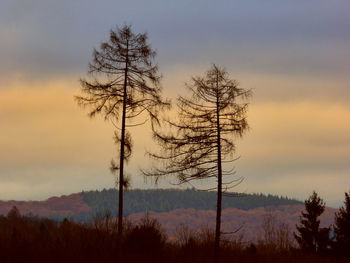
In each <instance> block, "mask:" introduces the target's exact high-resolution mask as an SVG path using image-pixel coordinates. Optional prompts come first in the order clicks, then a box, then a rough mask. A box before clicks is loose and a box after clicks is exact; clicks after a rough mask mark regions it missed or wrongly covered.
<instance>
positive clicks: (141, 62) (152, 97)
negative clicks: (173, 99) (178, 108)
mask: <svg viewBox="0 0 350 263" xmlns="http://www.w3.org/2000/svg"><path fill="white" fill-rule="evenodd" d="M155 55H156V53H155V51H154V50H152V48H151V47H150V45H149V44H148V42H147V34H146V33H143V34H134V33H133V32H132V30H131V27H130V26H127V25H125V26H123V27H122V28H117V29H116V30H115V31H113V30H111V31H110V36H109V39H108V41H106V42H102V43H101V45H100V48H99V49H98V50H97V49H94V51H93V55H92V56H93V59H92V62H91V63H90V64H89V71H88V74H89V76H90V78H89V79H88V80H87V79H81V87H82V93H83V95H82V96H76V100H77V102H78V104H79V105H81V106H84V107H88V108H89V109H90V117H93V116H95V115H96V114H102V115H103V116H104V117H105V119H106V120H111V121H112V122H113V123H114V124H115V126H116V128H117V129H118V131H119V130H120V134H118V132H117V131H116V132H115V140H116V142H117V143H118V144H119V145H120V151H119V165H118V166H117V165H115V164H112V169H113V170H119V204H118V234H119V237H121V235H122V229H123V189H124V186H125V184H126V180H125V177H124V162H125V161H126V160H128V158H129V157H130V155H131V150H132V141H131V136H130V133H129V132H128V131H127V127H130V126H136V125H141V124H143V122H141V123H139V124H135V123H132V124H130V125H128V123H127V121H132V120H135V119H136V118H137V119H138V120H139V118H140V116H141V117H142V115H143V114H148V118H147V119H150V120H151V124H152V127H153V126H154V125H155V124H159V119H158V113H159V111H160V110H162V109H163V108H164V107H168V106H169V102H168V101H165V100H163V99H162V98H161V95H160V94H161V86H160V76H159V74H158V67H157V66H156V65H155V64H154V62H153V59H154V56H155ZM115 121H117V122H119V124H116V122H115Z"/></svg>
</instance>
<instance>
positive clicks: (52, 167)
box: [0, 0, 350, 207]
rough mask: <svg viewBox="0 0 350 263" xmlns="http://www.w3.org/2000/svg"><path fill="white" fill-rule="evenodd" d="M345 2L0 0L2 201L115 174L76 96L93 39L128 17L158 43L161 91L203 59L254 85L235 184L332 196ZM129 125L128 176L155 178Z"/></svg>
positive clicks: (177, 87) (348, 52)
mask: <svg viewBox="0 0 350 263" xmlns="http://www.w3.org/2000/svg"><path fill="white" fill-rule="evenodd" d="M349 14H350V1H348V0H334V1H330V0H307V1H305V0H287V1H280V0H266V1H261V0H239V1H234V0H226V1H222V0H219V1H212V0H210V1H209V0H206V1H204V0H203V1H202V0H196V1H194V0H177V1H162V0H148V1H141V0H129V1H115V0H102V1H92V0H84V1H83V0H74V1H72V0H69V1H68V0H60V1H53V0H30V1H28V0H1V3H0V36H1V41H0V200H8V199H15V200H29V199H31V200H43V199H46V198H48V197H50V196H52V195H62V194H69V193H72V192H78V191H81V190H90V189H102V188H110V187H113V186H114V180H115V179H114V177H113V175H112V174H111V173H110V172H109V163H110V160H111V159H112V158H113V157H114V156H115V155H116V153H117V149H116V147H115V145H114V144H113V140H112V136H113V126H112V125H111V123H109V122H106V121H104V120H103V118H99V117H98V118H95V119H89V117H88V116H87V113H88V112H87V111H86V110H84V109H82V108H79V107H78V106H77V103H76V102H75V101H74V95H78V94H79V92H80V84H79V78H82V77H85V76H86V73H87V65H88V62H89V61H90V59H91V54H92V49H93V48H94V47H98V46H99V44H100V43H101V41H105V40H107V38H108V34H109V30H110V29H115V27H116V26H117V25H119V26H122V25H124V24H131V25H132V28H133V30H134V31H135V32H137V33H141V32H148V36H149V42H150V43H151V45H152V47H153V48H154V49H156V50H157V57H156V61H157V63H158V65H159V68H160V72H161V73H162V75H163V80H162V86H163V88H164V96H166V97H169V98H172V99H174V98H176V96H177V95H179V94H181V95H185V93H184V92H185V89H184V83H185V82H186V81H188V80H189V79H190V77H191V76H193V75H202V74H204V73H205V71H206V70H208V69H209V68H210V66H211V64H212V63H216V64H218V65H220V66H223V67H225V68H226V69H227V71H228V72H229V73H230V76H231V77H232V78H234V79H236V80H237V81H239V83H240V85H241V87H243V88H246V89H252V91H253V93H254V95H253V97H252V98H251V101H250V109H249V112H248V121H249V124H250V127H251V128H250V130H249V132H248V133H247V134H246V135H245V136H244V137H243V138H242V139H241V140H239V141H237V152H236V156H241V158H240V159H239V160H238V161H237V162H236V164H235V167H236V170H237V175H239V176H243V177H244V178H245V180H244V182H243V183H242V184H241V185H240V186H239V187H237V189H236V190H237V191H244V192H247V193H251V192H263V193H271V194H278V195H287V196H289V197H295V198H298V199H300V200H304V199H305V198H307V197H308V196H309V195H310V194H311V192H312V190H316V191H318V192H319V194H320V196H321V197H323V198H324V200H325V201H326V203H327V205H330V206H334V207H337V206H339V205H340V204H341V203H342V201H343V197H344V192H345V191H349V190H350V103H349V102H350V84H349V83H350V15H349ZM133 135H134V146H135V148H134V157H133V159H132V160H131V161H130V163H129V164H128V166H127V173H129V174H131V175H132V187H133V188H152V187H154V184H153V182H152V181H151V180H148V181H145V180H144V178H143V177H142V176H140V175H139V173H138V169H139V168H143V167H144V166H145V165H147V164H148V163H149V160H148V159H147V157H145V156H144V152H145V149H150V148H152V147H154V146H152V142H151V136H150V130H149V129H148V128H147V126H146V127H145V128H137V129H135V130H134V131H133ZM172 181H175V180H172ZM170 186H171V185H170V184H169V183H168V182H167V180H163V181H162V182H161V183H160V184H159V185H158V187H170ZM184 187H190V186H184Z"/></svg>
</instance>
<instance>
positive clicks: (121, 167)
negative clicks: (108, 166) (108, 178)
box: [118, 41, 129, 242]
mask: <svg viewBox="0 0 350 263" xmlns="http://www.w3.org/2000/svg"><path fill="white" fill-rule="evenodd" d="M126 43H127V44H126V52H127V54H126V60H125V73H124V87H123V111H122V128H121V137H120V160H119V201H118V238H119V242H121V238H122V234H123V186H124V148H125V119H126V116H125V115H126V99H127V93H126V91H127V84H128V82H127V79H128V67H129V61H128V60H129V58H128V54H129V45H128V41H127V42H126Z"/></svg>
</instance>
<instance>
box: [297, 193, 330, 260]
mask: <svg viewBox="0 0 350 263" xmlns="http://www.w3.org/2000/svg"><path fill="white" fill-rule="evenodd" d="M325 206H326V205H325V203H324V201H323V200H322V199H321V198H320V197H319V196H318V195H317V193H316V192H315V191H314V192H313V193H312V195H311V196H310V197H309V199H307V200H305V210H306V211H305V212H301V217H300V225H297V226H296V228H297V231H298V232H299V234H296V233H294V237H295V239H296V240H297V242H298V244H299V246H300V248H301V249H302V250H304V251H306V252H313V253H316V252H322V251H324V250H325V249H326V248H327V246H328V245H329V242H330V241H329V231H330V228H329V227H327V228H320V220H319V216H320V215H321V214H322V213H323V212H324V210H325Z"/></svg>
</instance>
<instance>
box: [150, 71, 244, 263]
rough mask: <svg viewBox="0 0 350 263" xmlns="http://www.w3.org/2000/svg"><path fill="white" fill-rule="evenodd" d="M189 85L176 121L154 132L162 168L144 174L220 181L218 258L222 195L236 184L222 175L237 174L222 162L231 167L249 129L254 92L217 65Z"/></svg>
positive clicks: (183, 180)
mask: <svg viewBox="0 0 350 263" xmlns="http://www.w3.org/2000/svg"><path fill="white" fill-rule="evenodd" d="M186 87H187V89H188V90H189V91H190V92H191V93H192V96H191V97H190V98H185V97H182V96H180V97H178V99H177V106H178V120H177V121H171V120H167V121H166V122H167V123H168V124H169V126H168V127H169V130H168V132H164V131H163V132H162V131H159V130H155V131H154V137H155V139H156V140H157V141H158V143H159V144H160V146H161V149H162V150H161V151H160V152H159V153H150V155H151V156H152V157H153V158H155V159H156V160H161V161H163V166H162V167H153V168H152V169H151V170H150V171H144V173H145V174H146V175H149V176H156V177H157V178H159V176H162V175H171V174H173V175H176V176H177V178H178V180H179V183H187V182H190V181H192V180H198V179H208V178H216V179H217V187H214V188H213V189H212V190H215V189H216V190H217V214H216V231H215V250H214V261H215V262H218V260H219V248H220V234H221V204H222V194H223V190H224V191H225V190H228V189H230V188H231V187H233V186H234V184H235V182H237V181H236V180H234V181H231V182H228V181H226V182H224V181H223V176H228V175H231V174H232V173H233V172H234V171H233V169H223V164H226V165H224V166H225V167H227V164H230V163H231V162H233V161H234V160H235V159H233V154H234V151H235V144H234V137H235V136H238V137H241V136H242V135H243V133H244V132H245V131H246V130H247V128H248V124H247V120H246V111H247V107H248V103H247V99H248V97H249V96H250V95H251V92H250V91H249V90H245V89H242V88H239V87H238V84H237V82H236V81H235V80H231V79H230V78H229V75H228V73H227V71H226V70H225V69H222V68H220V67H218V66H216V65H213V66H212V68H211V69H210V70H209V71H208V72H207V73H206V75H205V77H193V78H192V81H191V83H189V84H187V85H186Z"/></svg>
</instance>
